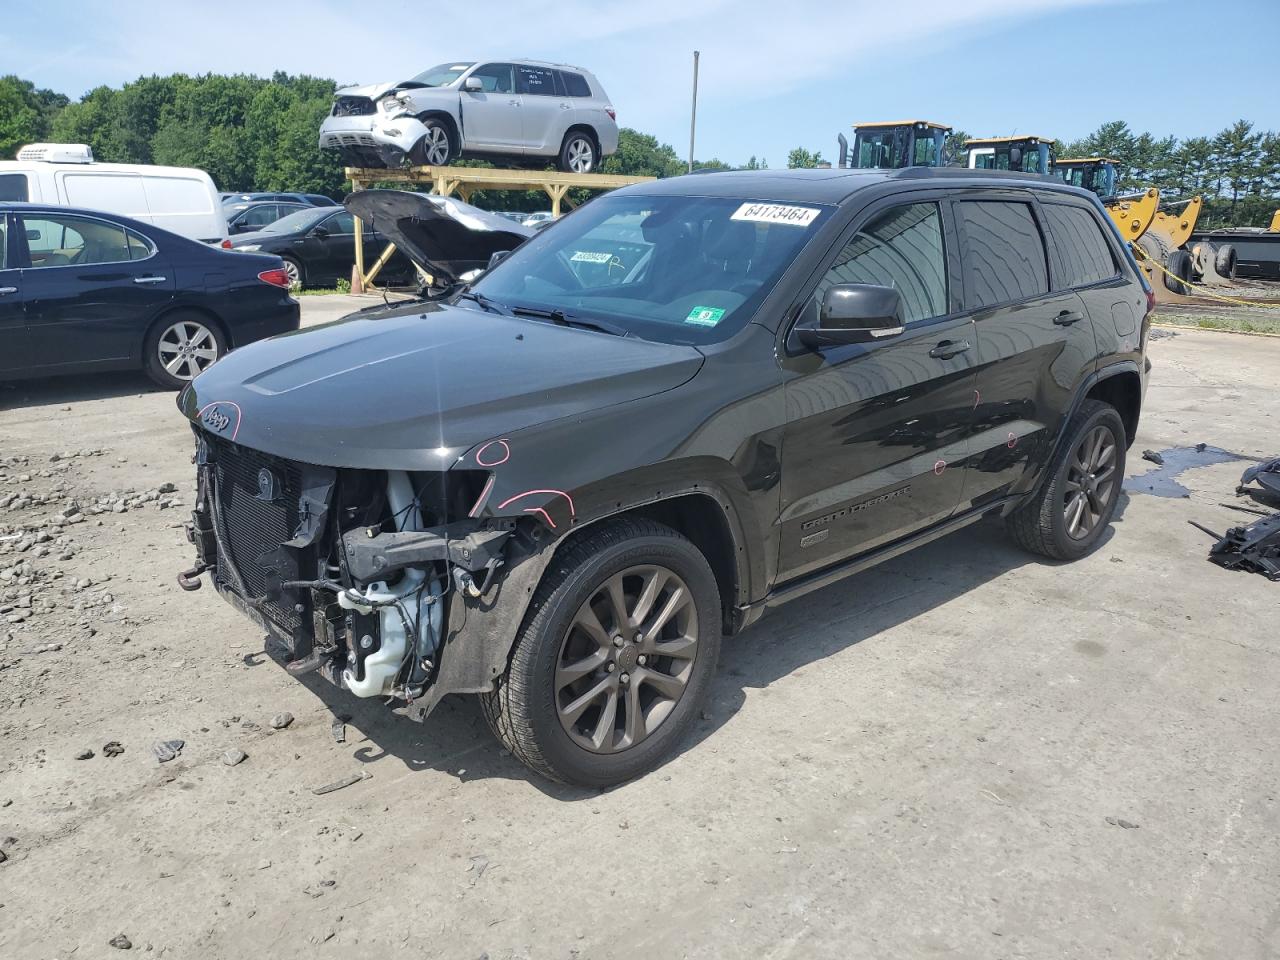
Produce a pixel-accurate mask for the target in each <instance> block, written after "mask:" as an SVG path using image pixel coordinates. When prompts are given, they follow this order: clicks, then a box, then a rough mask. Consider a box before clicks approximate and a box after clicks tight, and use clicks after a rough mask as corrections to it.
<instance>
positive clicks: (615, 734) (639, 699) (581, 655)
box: [555, 564, 698, 753]
mask: <svg viewBox="0 0 1280 960" xmlns="http://www.w3.org/2000/svg"><path fill="white" fill-rule="evenodd" d="M697 654H698V611H697V607H696V604H695V603H694V600H693V594H692V592H691V591H690V590H689V587H688V585H687V584H686V583H685V582H684V580H682V579H681V578H680V577H679V576H677V575H676V574H675V573H674V572H673V571H671V570H669V569H667V568H666V567H661V566H657V565H654V564H644V565H641V566H635V567H629V568H628V569H626V570H623V571H622V572H621V573H617V574H614V575H613V576H611V577H610V578H609V579H608V580H606V581H604V583H602V584H600V585H599V586H598V587H596V589H595V590H594V591H593V592H592V594H591V596H590V597H588V598H587V600H586V602H585V603H583V604H582V606H581V607H579V608H578V612H577V613H576V614H575V615H574V618H573V622H572V623H571V624H570V625H569V628H568V630H566V631H565V635H564V639H563V640H562V641H561V643H560V651H559V655H558V657H557V659H556V671H555V701H556V713H557V715H558V716H559V718H560V725H561V726H562V727H563V728H564V730H565V732H566V733H568V734H569V736H570V738H572V740H573V741H574V742H575V743H576V744H578V745H579V746H580V747H583V748H584V749H586V750H588V751H590V752H592V753H618V752H620V751H622V750H626V749H629V748H631V747H634V746H635V745H636V744H638V743H640V742H641V741H643V740H644V739H645V738H647V737H648V736H650V735H651V734H652V733H653V732H654V731H655V730H657V729H658V728H659V727H660V726H661V725H662V724H663V723H664V722H665V721H666V720H667V719H668V718H669V717H670V716H671V714H672V713H673V712H674V710H675V708H676V705H677V704H678V703H679V702H680V698H681V697H682V696H684V692H685V689H686V688H687V686H688V683H689V680H690V678H691V677H692V676H693V665H694V660H695V658H696V657H697Z"/></svg>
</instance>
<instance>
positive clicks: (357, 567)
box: [342, 521, 511, 580]
mask: <svg viewBox="0 0 1280 960" xmlns="http://www.w3.org/2000/svg"><path fill="white" fill-rule="evenodd" d="M510 536H511V527H510V526H508V527H507V528H506V529H499V530H481V529H479V524H478V523H476V522H474V521H459V522H457V523H453V524H449V525H447V526H442V527H430V528H428V529H426V530H401V531H397V532H395V533H384V532H381V531H379V530H377V529H376V528H372V527H371V528H368V529H360V530H350V531H348V532H347V533H346V534H344V535H343V538H342V540H343V551H344V556H345V558H346V563H347V570H348V571H349V572H350V574H351V575H352V576H353V577H355V578H356V579H357V580H372V579H374V578H375V577H386V576H388V575H390V574H391V573H394V572H395V571H397V570H401V569H404V568H405V567H411V566H420V565H422V564H426V563H433V562H436V561H442V560H443V561H448V562H449V563H451V564H455V565H457V566H459V567H462V568H463V569H465V570H471V571H475V570H483V569H484V568H486V567H487V566H489V565H490V563H491V562H492V561H494V560H496V559H499V558H500V557H501V556H502V550H503V547H504V545H505V544H506V541H507V538H508V537H510Z"/></svg>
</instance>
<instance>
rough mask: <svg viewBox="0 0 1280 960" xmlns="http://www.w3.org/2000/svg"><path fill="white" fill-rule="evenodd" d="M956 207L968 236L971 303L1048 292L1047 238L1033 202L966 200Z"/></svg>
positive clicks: (1006, 300) (966, 256)
mask: <svg viewBox="0 0 1280 960" xmlns="http://www.w3.org/2000/svg"><path fill="white" fill-rule="evenodd" d="M956 207H957V210H958V212H959V216H960V219H961V222H962V223H963V225H964V232H965V238H966V240H967V243H966V249H965V251H964V262H965V276H966V278H967V280H968V290H967V297H966V300H967V301H968V302H967V304H966V306H967V307H968V308H969V309H978V308H980V307H990V306H995V305H996V304H999V303H1012V302H1014V301H1017V300H1025V299H1027V298H1028V297H1036V296H1040V295H1041V294H1045V293H1048V292H1049V270H1048V267H1047V266H1046V264H1045V254H1044V240H1043V239H1042V238H1041V236H1040V230H1039V228H1038V227H1037V226H1036V221H1035V217H1034V216H1032V213H1031V205H1030V204H1026V203H1016V202H1009V201H1003V200H962V201H960V202H959V203H957V204H956Z"/></svg>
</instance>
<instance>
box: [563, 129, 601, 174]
mask: <svg viewBox="0 0 1280 960" xmlns="http://www.w3.org/2000/svg"><path fill="white" fill-rule="evenodd" d="M568 159H569V169H570V170H572V171H573V172H574V173H590V172H591V168H592V167H594V166H595V163H596V150H595V147H594V146H592V144H591V141H590V140H588V139H586V138H585V137H575V138H574V139H573V140H571V141H570V142H569V150H568Z"/></svg>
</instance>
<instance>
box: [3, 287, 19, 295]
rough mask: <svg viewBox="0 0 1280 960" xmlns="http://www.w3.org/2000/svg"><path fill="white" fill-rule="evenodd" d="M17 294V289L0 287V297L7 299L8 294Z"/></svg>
mask: <svg viewBox="0 0 1280 960" xmlns="http://www.w3.org/2000/svg"><path fill="white" fill-rule="evenodd" d="M17 292H18V288H17V287H0V297H7V296H8V295H9V294H11V293H17Z"/></svg>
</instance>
